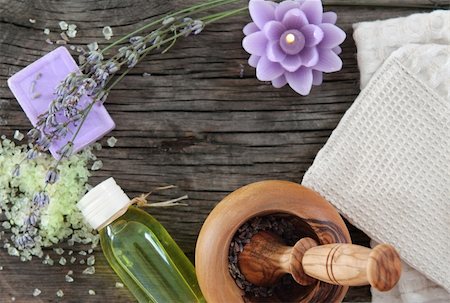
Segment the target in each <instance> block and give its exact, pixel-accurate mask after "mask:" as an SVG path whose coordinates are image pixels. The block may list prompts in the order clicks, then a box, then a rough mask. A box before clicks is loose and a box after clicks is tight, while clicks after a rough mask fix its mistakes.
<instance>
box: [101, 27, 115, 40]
mask: <svg viewBox="0 0 450 303" xmlns="http://www.w3.org/2000/svg"><path fill="white" fill-rule="evenodd" d="M102 33H103V36H104V37H105V39H106V40H109V39H111V37H112V36H113V31H112V28H111V26H105V27H104V28H103V30H102Z"/></svg>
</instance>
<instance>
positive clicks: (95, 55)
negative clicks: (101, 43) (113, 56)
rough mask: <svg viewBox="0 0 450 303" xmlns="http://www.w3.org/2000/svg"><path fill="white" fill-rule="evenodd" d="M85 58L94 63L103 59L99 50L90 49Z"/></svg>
mask: <svg viewBox="0 0 450 303" xmlns="http://www.w3.org/2000/svg"><path fill="white" fill-rule="evenodd" d="M86 60H87V62H88V63H89V64H95V63H97V62H100V61H102V60H103V55H102V54H101V53H100V52H99V51H91V52H89V56H88V57H87V58H86Z"/></svg>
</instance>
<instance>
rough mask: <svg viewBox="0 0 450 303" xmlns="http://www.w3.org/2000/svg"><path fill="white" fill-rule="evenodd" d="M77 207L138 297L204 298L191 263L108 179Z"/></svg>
mask: <svg viewBox="0 0 450 303" xmlns="http://www.w3.org/2000/svg"><path fill="white" fill-rule="evenodd" d="M77 206H78V208H79V209H80V210H81V212H82V213H83V215H84V217H85V218H86V220H87V222H88V223H89V224H90V225H91V226H92V227H93V228H94V229H97V230H99V233H100V242H101V246H102V249H103V253H104V254H105V256H106V259H107V260H108V262H109V264H110V265H111V267H112V268H113V269H114V271H115V272H116V273H117V275H118V276H119V277H120V278H121V279H122V281H123V283H124V284H125V285H126V286H127V288H128V289H129V290H130V291H131V293H132V294H133V295H134V296H135V297H136V299H137V300H138V301H139V302H155V303H156V302H158V303H167V302H205V300H204V298H203V295H202V294H201V291H200V287H199V285H198V282H197V278H196V275H195V269H194V266H193V265H192V263H191V262H190V261H189V259H188V258H187V257H186V255H185V254H184V253H183V251H182V250H181V249H180V248H179V247H178V245H177V244H176V243H175V241H174V240H173V239H172V237H171V236H170V235H169V233H168V232H167V231H166V229H165V228H164V227H163V226H162V225H161V224H160V223H159V222H158V221H157V220H156V219H155V218H153V217H152V216H151V215H149V214H148V213H147V212H145V211H143V210H141V209H139V208H137V207H135V206H132V205H131V201H130V199H129V198H128V196H127V195H126V194H125V193H124V192H123V190H122V189H121V188H120V186H118V185H117V184H116V182H115V180H114V179H113V178H109V179H107V180H106V181H103V182H102V183H100V184H99V185H97V186H96V187H94V188H93V189H92V190H90V191H89V192H88V193H87V194H86V195H85V196H84V197H83V198H82V199H81V200H80V202H79V203H78V204H77Z"/></svg>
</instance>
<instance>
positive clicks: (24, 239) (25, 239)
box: [15, 233, 34, 247]
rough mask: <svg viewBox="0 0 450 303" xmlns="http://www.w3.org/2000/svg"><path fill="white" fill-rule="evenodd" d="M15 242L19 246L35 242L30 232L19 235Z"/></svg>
mask: <svg viewBox="0 0 450 303" xmlns="http://www.w3.org/2000/svg"><path fill="white" fill-rule="evenodd" d="M15 243H16V246H18V247H29V246H32V245H33V244H34V240H33V238H31V236H30V235H29V234H27V233H26V234H23V235H20V236H18V237H17V238H16V240H15Z"/></svg>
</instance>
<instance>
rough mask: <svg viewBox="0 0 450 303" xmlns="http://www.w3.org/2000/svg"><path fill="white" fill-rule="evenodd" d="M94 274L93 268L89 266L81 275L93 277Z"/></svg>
mask: <svg viewBox="0 0 450 303" xmlns="http://www.w3.org/2000/svg"><path fill="white" fill-rule="evenodd" d="M93 274H95V267H94V266H89V267H87V268H86V269H85V270H83V275H93Z"/></svg>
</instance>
